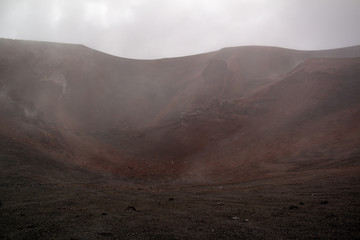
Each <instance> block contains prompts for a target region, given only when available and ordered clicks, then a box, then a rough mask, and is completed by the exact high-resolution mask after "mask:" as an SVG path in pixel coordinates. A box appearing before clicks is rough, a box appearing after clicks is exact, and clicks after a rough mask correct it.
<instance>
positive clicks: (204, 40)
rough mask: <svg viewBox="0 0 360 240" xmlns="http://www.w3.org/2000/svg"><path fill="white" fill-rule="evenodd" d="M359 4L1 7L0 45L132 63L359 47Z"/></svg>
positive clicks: (66, 0)
mask: <svg viewBox="0 0 360 240" xmlns="http://www.w3.org/2000/svg"><path fill="white" fill-rule="evenodd" d="M359 12H360V1H358V0H316V1H314V0H287V1H284V0H273V1H269V0H171V1H170V0H131V1H129V0H126V1H124V0H118V1H115V0H113V1H112V0H102V1H101V0H17V1H15V0H2V1H1V2H0V37H3V38H14V39H31V40H41V41H54V42H67V43H80V44H84V45H87V46H89V47H92V48H95V49H98V50H100V51H104V52H108V53H111V54H114V55H118V56H123V57H130V58H162V57H174V56H183V55H190V54H196V53H200V52H207V51H212V50H217V49H220V48H223V47H228V46H240V45H272V46H281V47H288V48H295V49H326V48H336V47H343V46H350V45H357V44H360V30H359V27H358V23H359V22H360V14H359Z"/></svg>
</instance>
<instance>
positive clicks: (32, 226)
mask: <svg viewBox="0 0 360 240" xmlns="http://www.w3.org/2000/svg"><path fill="white" fill-rule="evenodd" d="M26 227H27V228H34V227H35V225H28V226H26Z"/></svg>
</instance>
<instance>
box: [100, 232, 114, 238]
mask: <svg viewBox="0 0 360 240" xmlns="http://www.w3.org/2000/svg"><path fill="white" fill-rule="evenodd" d="M97 234H99V235H101V236H104V237H112V236H113V235H114V234H112V233H107V232H100V233H97Z"/></svg>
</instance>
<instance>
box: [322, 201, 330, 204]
mask: <svg viewBox="0 0 360 240" xmlns="http://www.w3.org/2000/svg"><path fill="white" fill-rule="evenodd" d="M328 203H329V202H328V201H322V202H321V203H320V204H328Z"/></svg>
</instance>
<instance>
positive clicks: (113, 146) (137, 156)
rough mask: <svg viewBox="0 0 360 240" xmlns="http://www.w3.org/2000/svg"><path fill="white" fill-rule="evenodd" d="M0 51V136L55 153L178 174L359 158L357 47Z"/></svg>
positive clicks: (5, 43)
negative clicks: (137, 53)
mask: <svg viewBox="0 0 360 240" xmlns="http://www.w3.org/2000/svg"><path fill="white" fill-rule="evenodd" d="M0 52H1V55H0V114H1V119H0V133H1V134H2V135H3V136H5V137H7V138H9V139H12V141H16V142H17V143H19V144H21V145H22V146H24V147H26V148H30V149H34V150H36V151H39V152H41V153H42V154H45V155H47V156H49V157H50V158H51V159H55V160H56V161H63V162H66V163H71V164H75V165H78V166H81V167H84V168H90V169H95V170H98V171H100V172H107V173H113V174H117V175H120V176H126V177H131V178H136V179H139V178H141V179H178V180H181V181H241V180H246V179H253V178H259V177H266V176H274V175H278V174H288V173H290V174H291V173H293V172H299V171H307V170H314V169H320V170H321V169H324V168H328V169H329V168H340V167H349V166H356V167H358V166H359V157H360V152H359V146H360V121H359V120H360V94H359V93H360V81H359V80H360V46H356V47H349V48H343V49H335V50H326V51H296V50H290V49H282V48H275V47H262V46H249V47H236V48H225V49H222V50H219V51H215V52H211V53H206V54H200V55H194V56H188V57H181V58H170V59H159V60H134V59H125V58H119V57H114V56H111V55H107V54H104V53H101V52H98V51H94V50H92V49H89V48H86V47H84V46H81V45H71V44H60V43H44V42H31V41H15V40H6V39H1V40H0ZM2 151H4V149H3V150H2Z"/></svg>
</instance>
